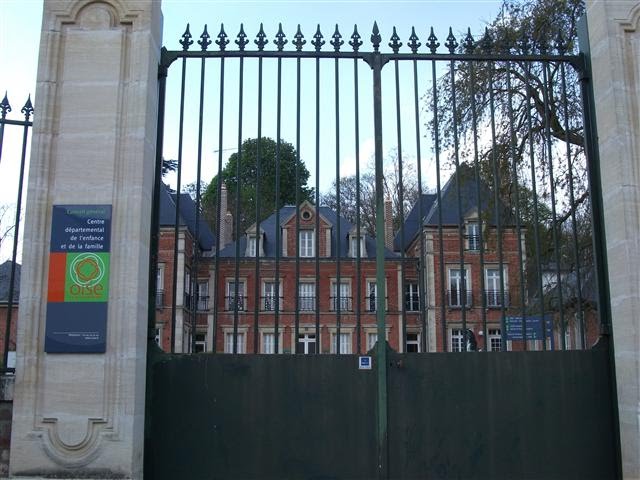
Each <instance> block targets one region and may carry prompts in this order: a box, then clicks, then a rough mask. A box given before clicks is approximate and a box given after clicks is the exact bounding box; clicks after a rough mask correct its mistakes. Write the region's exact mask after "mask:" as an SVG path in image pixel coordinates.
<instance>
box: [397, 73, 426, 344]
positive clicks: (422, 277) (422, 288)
mask: <svg viewBox="0 0 640 480" xmlns="http://www.w3.org/2000/svg"><path fill="white" fill-rule="evenodd" d="M418 99H419V95H418V61H417V60H413V100H414V110H415V117H416V163H417V168H418V217H419V218H418V234H419V235H420V260H418V296H419V300H420V321H421V322H420V324H421V330H422V334H421V336H420V351H421V352H426V351H427V345H428V342H427V315H428V314H429V313H428V312H429V310H428V308H429V305H428V299H427V296H426V292H427V291H428V288H426V282H427V278H428V273H427V257H426V255H425V253H426V252H425V244H424V211H423V210H424V205H423V201H422V195H423V193H422V154H421V149H420V108H419V105H418ZM401 243H402V246H401V248H402V251H403V252H404V250H405V244H404V239H403V240H402V242H401Z"/></svg>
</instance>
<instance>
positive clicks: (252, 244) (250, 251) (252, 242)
mask: <svg viewBox="0 0 640 480" xmlns="http://www.w3.org/2000/svg"><path fill="white" fill-rule="evenodd" d="M255 256H256V237H255V236H250V237H249V243H248V244H247V257H255Z"/></svg>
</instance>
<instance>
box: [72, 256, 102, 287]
mask: <svg viewBox="0 0 640 480" xmlns="http://www.w3.org/2000/svg"><path fill="white" fill-rule="evenodd" d="M104 272H105V266H104V262H103V261H102V259H101V258H100V257H99V256H98V255H96V254H95V253H81V254H80V255H78V256H77V257H76V258H74V259H73V261H72V262H71V265H70V267H69V276H70V277H71V281H72V282H73V283H75V284H77V285H80V286H81V287H93V286H94V285H97V284H98V283H100V280H102V277H104Z"/></svg>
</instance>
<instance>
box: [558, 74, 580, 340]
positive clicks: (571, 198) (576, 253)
mask: <svg viewBox="0 0 640 480" xmlns="http://www.w3.org/2000/svg"><path fill="white" fill-rule="evenodd" d="M560 77H561V84H562V110H563V114H564V131H565V144H566V147H567V168H568V171H569V173H568V175H569V201H570V203H569V208H570V209H571V231H572V237H573V252H574V260H575V262H576V269H575V274H576V290H577V291H578V319H579V324H580V348H582V349H584V347H585V343H586V342H585V331H584V326H585V325H584V313H583V311H582V279H581V278H580V275H581V272H580V253H579V245H578V226H577V222H576V204H575V195H574V185H573V162H572V161H571V143H570V142H569V106H568V103H567V78H566V70H565V64H564V62H563V63H561V64H560Z"/></svg>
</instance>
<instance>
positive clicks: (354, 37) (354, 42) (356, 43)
mask: <svg viewBox="0 0 640 480" xmlns="http://www.w3.org/2000/svg"><path fill="white" fill-rule="evenodd" d="M360 38H361V37H360V34H359V33H358V25H354V26H353V33H352V34H351V40H349V45H351V46H352V47H353V51H354V52H357V51H358V50H359V49H360V45H362V40H360Z"/></svg>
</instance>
